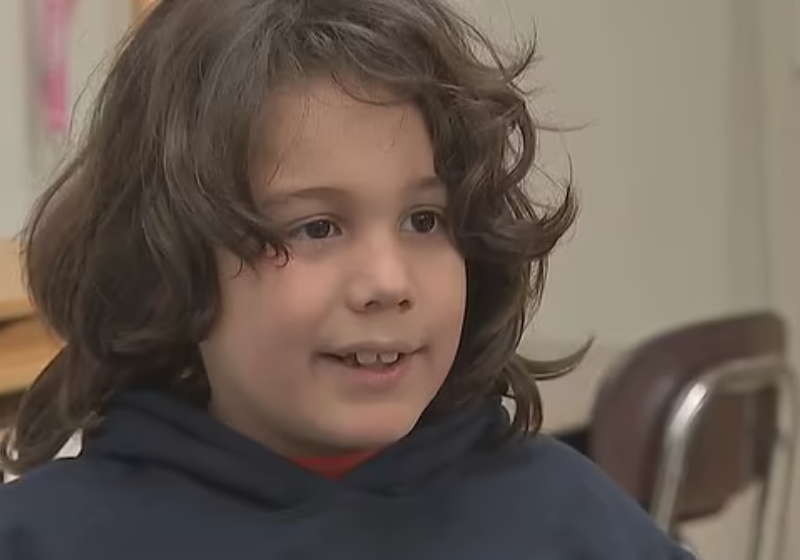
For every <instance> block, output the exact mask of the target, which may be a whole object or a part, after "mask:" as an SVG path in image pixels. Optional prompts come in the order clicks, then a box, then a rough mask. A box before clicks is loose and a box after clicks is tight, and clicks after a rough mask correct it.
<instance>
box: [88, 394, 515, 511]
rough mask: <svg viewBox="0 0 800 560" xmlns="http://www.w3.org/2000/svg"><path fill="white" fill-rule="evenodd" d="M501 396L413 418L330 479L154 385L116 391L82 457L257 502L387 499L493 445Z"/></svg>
mask: <svg viewBox="0 0 800 560" xmlns="http://www.w3.org/2000/svg"><path fill="white" fill-rule="evenodd" d="M508 421H509V419H508V415H507V413H506V411H505V409H504V408H503V406H502V404H501V402H500V399H486V400H484V401H481V402H478V403H474V404H471V405H469V406H465V407H464V408H463V409H461V410H459V411H457V412H454V413H452V414H450V415H448V416H447V417H443V418H441V419H439V420H431V421H427V422H422V423H420V425H418V426H417V427H416V428H415V429H414V430H413V431H412V432H411V433H410V434H409V435H408V436H406V437H405V438H403V439H402V440H400V441H398V442H397V443H395V444H393V445H391V446H389V447H387V448H386V449H385V450H383V451H382V452H380V453H378V454H377V455H375V456H374V457H373V458H371V459H369V460H368V461H366V462H365V463H363V464H362V465H360V466H359V467H357V468H356V469H355V470H353V471H352V472H350V473H349V474H347V475H346V476H345V477H344V478H343V479H340V480H329V479H326V478H324V477H322V476H320V475H318V474H316V473H314V472H311V471H308V470H306V469H304V468H303V467H300V466H298V465H297V464H295V463H294V462H292V461H291V460H289V459H287V458H284V457H282V456H280V455H278V454H276V453H273V452H271V451H270V450H269V449H267V448H265V447H264V446H263V445H261V444H259V443H257V442H256V441H254V440H251V439H249V438H247V437H245V436H243V435H242V434H240V433H239V432H236V431H234V430H233V429H231V428H228V427H227V426H226V425H224V424H222V423H221V422H219V421H217V420H216V419H215V418H214V417H212V416H211V415H210V414H209V413H208V412H206V411H205V410H202V409H199V408H196V407H194V406H192V405H190V404H188V403H184V402H181V401H179V400H177V399H175V398H174V397H171V396H168V395H166V394H162V393H158V392H155V391H131V392H128V393H125V394H123V395H121V396H120V397H118V398H117V399H116V400H115V401H114V403H113V405H112V406H111V407H110V408H109V411H108V414H107V416H106V417H105V419H104V420H103V422H102V423H101V424H100V425H99V426H98V427H97V428H96V429H94V430H92V431H90V432H88V433H87V434H86V435H85V437H84V442H83V456H84V457H87V458H92V457H95V458H98V459H102V460H105V461H108V460H111V461H115V462H121V463H125V464H127V465H128V466H130V467H131V468H141V469H146V470H148V472H150V471H152V470H153V469H155V470H159V471H162V472H165V473H166V474H171V475H177V476H180V477H183V478H188V479H192V480H194V481H196V482H198V483H200V484H202V485H203V486H204V487H206V488H207V489H210V490H212V491H216V492H222V493H226V494H229V495H231V496H232V497H235V498H237V499H241V500H245V501H249V502H252V501H256V502H258V505H259V506H260V507H267V508H271V509H284V508H291V507H297V506H301V505H303V504H304V503H305V502H308V501H310V500H315V499H318V498H320V497H323V495H325V494H328V493H331V492H341V491H343V490H344V491H352V492H366V493H372V494H379V495H380V494H383V495H387V496H396V495H398V494H404V493H409V492H414V491H415V490H417V489H419V488H421V487H423V486H425V485H426V484H430V483H432V482H434V481H436V480H438V479H439V478H440V477H443V476H451V475H453V474H455V472H456V471H457V470H459V469H460V468H463V466H464V465H466V464H468V463H470V462H471V461H470V458H471V457H473V456H477V455H481V454H483V452H485V450H486V449H487V447H489V446H493V445H496V444H497V443H498V442H499V441H500V439H501V437H502V434H503V432H504V430H505V428H507V426H508Z"/></svg>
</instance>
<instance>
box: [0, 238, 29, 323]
mask: <svg viewBox="0 0 800 560" xmlns="http://www.w3.org/2000/svg"><path fill="white" fill-rule="evenodd" d="M33 313H34V310H33V305H31V302H30V300H29V299H28V294H27V292H26V291H25V288H24V286H23V283H22V272H21V268H20V262H19V248H18V245H17V244H16V243H14V242H13V241H10V240H8V239H0V322H3V321H7V320H10V319H18V318H20V317H27V316H31V315H33Z"/></svg>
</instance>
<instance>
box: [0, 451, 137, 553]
mask: <svg viewBox="0 0 800 560" xmlns="http://www.w3.org/2000/svg"><path fill="white" fill-rule="evenodd" d="M118 478H119V473H116V472H114V470H110V469H107V468H105V466H104V465H102V464H99V463H96V462H93V461H88V460H82V459H61V460H57V461H53V462H51V463H49V464H47V465H45V466H43V467H40V468H39V469H36V470H34V471H33V472H31V473H29V474H27V475H25V476H24V477H23V478H21V479H19V480H16V481H14V482H11V483H9V484H6V485H4V486H0V558H2V559H3V560H23V559H24V560H62V559H63V560H72V559H73V558H81V557H85V556H81V554H82V553H80V552H79V551H81V550H83V551H86V550H87V547H89V546H90V540H91V537H92V535H95V537H96V535H97V534H98V533H102V532H105V529H106V528H108V527H109V526H111V525H113V524H119V522H120V521H121V520H120V519H119V517H120V513H121V512H120V508H119V507H118V504H120V503H129V501H131V500H135V499H136V495H135V494H131V493H130V492H125V490H124V486H123V485H119V484H117V483H116V482H115V480H116V479H118Z"/></svg>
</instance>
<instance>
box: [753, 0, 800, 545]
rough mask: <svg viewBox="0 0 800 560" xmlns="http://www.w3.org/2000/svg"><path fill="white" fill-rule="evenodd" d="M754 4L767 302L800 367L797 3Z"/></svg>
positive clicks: (795, 541) (767, 0)
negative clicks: (789, 329)
mask: <svg viewBox="0 0 800 560" xmlns="http://www.w3.org/2000/svg"><path fill="white" fill-rule="evenodd" d="M756 4H757V5H758V7H759V11H758V14H757V16H758V17H757V22H758V32H759V60H760V71H761V73H760V76H759V83H760V84H761V90H760V102H761V111H762V116H763V119H762V127H761V129H760V130H761V139H762V142H763V150H762V153H763V155H764V162H763V184H764V187H765V191H766V192H765V195H766V208H767V215H768V218H769V219H768V227H767V235H768V243H767V247H768V251H769V260H770V299H771V301H773V302H774V303H775V305H777V306H779V307H780V308H781V310H782V311H783V312H784V313H785V314H786V316H787V317H788V318H789V319H790V321H791V322H792V326H793V328H794V337H793V342H794V361H795V363H796V364H800V2H785V1H783V0H759V1H758V2H757V3H756ZM793 8H794V9H795V10H796V11H794V12H793V11H792V10H793ZM795 471H796V472H795V480H796V482H795V485H794V493H793V495H794V499H793V504H794V508H793V516H792V521H791V523H790V526H791V527H792V529H791V531H790V532H791V533H792V535H791V539H790V545H789V547H788V549H789V552H790V553H789V555H788V556H787V558H797V557H798V556H800V531H798V530H797V528H798V527H800V457H799V458H798V460H797V468H796V469H795Z"/></svg>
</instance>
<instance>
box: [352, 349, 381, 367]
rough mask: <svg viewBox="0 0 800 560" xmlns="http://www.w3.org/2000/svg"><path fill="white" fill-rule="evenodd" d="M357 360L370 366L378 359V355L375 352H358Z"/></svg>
mask: <svg viewBox="0 0 800 560" xmlns="http://www.w3.org/2000/svg"><path fill="white" fill-rule="evenodd" d="M356 361H357V362H358V363H359V364H361V365H363V366H369V365H372V364H374V363H375V362H377V361H378V355H377V354H376V353H375V352H356Z"/></svg>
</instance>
